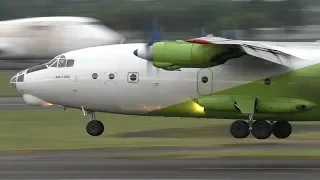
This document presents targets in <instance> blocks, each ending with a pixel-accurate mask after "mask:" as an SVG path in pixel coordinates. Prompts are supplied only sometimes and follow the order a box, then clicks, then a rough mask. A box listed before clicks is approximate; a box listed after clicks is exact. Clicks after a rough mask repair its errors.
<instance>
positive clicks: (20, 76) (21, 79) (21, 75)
mask: <svg viewBox="0 0 320 180" xmlns="http://www.w3.org/2000/svg"><path fill="white" fill-rule="evenodd" d="M23 81H24V74H20V75H19V76H18V82H23Z"/></svg>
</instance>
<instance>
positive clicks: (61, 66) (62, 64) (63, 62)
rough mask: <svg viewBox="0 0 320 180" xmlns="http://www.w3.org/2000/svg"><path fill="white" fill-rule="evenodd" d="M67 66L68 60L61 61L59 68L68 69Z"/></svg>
mask: <svg viewBox="0 0 320 180" xmlns="http://www.w3.org/2000/svg"><path fill="white" fill-rule="evenodd" d="M66 64H67V60H66V59H59V64H58V67H59V68H63V67H66Z"/></svg>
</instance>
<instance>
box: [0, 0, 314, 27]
mask: <svg viewBox="0 0 320 180" xmlns="http://www.w3.org/2000/svg"><path fill="white" fill-rule="evenodd" d="M312 1H313V0H310V2H312ZM306 2H307V0H288V1H274V2H272V1H271V2H268V1H263V0H253V1H230V0H157V1H156V0H155V1H134V0H10V1H8V0H0V19H1V20H7V19H15V18H25V17H37V16H55V15H60V16H61V15H68V16H89V17H94V18H98V19H99V20H101V21H102V22H103V23H104V24H106V25H108V26H110V27H112V28H115V29H123V30H145V29H144V28H145V24H146V22H147V21H148V20H150V19H151V18H156V19H157V20H158V21H159V22H160V24H161V25H162V26H163V27H165V29H166V31H184V30H185V29H194V28H197V26H198V25H199V24H202V25H203V26H205V27H206V29H207V30H208V31H210V32H214V31H215V30H217V29H220V30H221V29H234V28H237V29H245V30H248V29H250V28H257V27H279V26H280V27H290V26H296V25H303V23H305V22H306V19H307V18H308V17H309V16H311V15H312V14H310V13H309V12H308V11H302V9H305V8H306V7H305V6H306V4H305V3H306ZM313 2H315V1H313Z"/></svg>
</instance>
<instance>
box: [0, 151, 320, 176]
mask: <svg viewBox="0 0 320 180" xmlns="http://www.w3.org/2000/svg"><path fill="white" fill-rule="evenodd" d="M99 151H100V153H99V152H97V151H96V153H97V154H98V155H95V154H94V153H92V152H90V151H84V152H81V151H80V152H72V151H68V152H58V153H55V152H46V153H39V154H37V153H19V154H10V155H8V154H2V155H0V177H1V178H4V179H114V178H116V179H215V180H238V179H239V180H256V179H259V180H267V179H268V180H269V179H273V180H277V179H281V180H284V179H290V180H298V179H299V180H301V179H304V180H309V179H310V180H311V179H315V178H316V177H317V176H318V175H320V160H294V159H291V160H277V159H269V160H250V159H233V160H228V159H109V158H107V157H106V156H105V155H107V152H106V151H104V150H99ZM127 153H130V151H128V152H127Z"/></svg>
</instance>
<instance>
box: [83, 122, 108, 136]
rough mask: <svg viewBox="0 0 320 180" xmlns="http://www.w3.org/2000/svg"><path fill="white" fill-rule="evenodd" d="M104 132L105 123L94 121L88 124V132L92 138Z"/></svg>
mask: <svg viewBox="0 0 320 180" xmlns="http://www.w3.org/2000/svg"><path fill="white" fill-rule="evenodd" d="M103 131H104V126H103V123H102V122H100V121H98V120H92V121H90V122H89V123H88V124H87V132H88V134H90V135H91V136H100V135H101V134H102V133H103Z"/></svg>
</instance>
